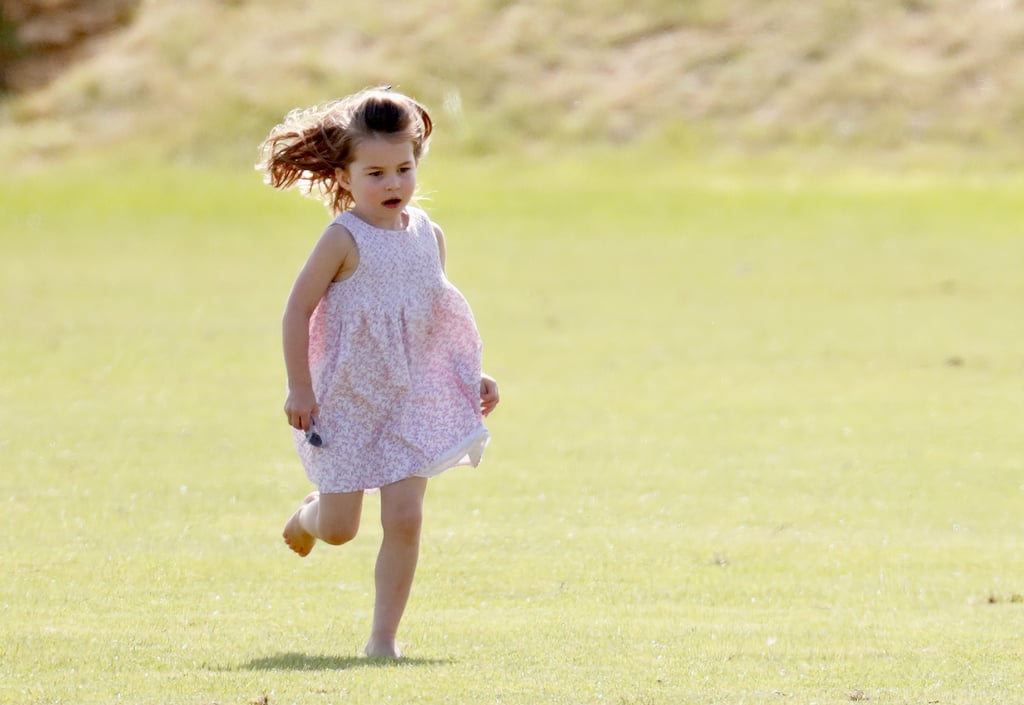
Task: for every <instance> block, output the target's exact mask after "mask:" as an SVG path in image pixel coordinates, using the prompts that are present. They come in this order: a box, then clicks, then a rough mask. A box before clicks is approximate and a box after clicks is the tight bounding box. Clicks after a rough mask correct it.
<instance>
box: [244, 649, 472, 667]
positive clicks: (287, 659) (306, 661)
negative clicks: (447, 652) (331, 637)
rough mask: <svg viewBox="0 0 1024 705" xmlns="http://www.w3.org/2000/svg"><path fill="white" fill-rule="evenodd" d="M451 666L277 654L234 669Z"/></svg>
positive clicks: (433, 662)
mask: <svg viewBox="0 0 1024 705" xmlns="http://www.w3.org/2000/svg"><path fill="white" fill-rule="evenodd" d="M449 663H452V660H451V659H431V658H405V657H403V658H400V659H390V658H385V657H375V658H369V657H366V656H312V655H309V654H300V653H295V652H291V653H285V654H277V655H276V656H267V657H265V658H256V659H252V660H251V661H249V662H247V663H243V664H241V665H239V666H236V667H235V669H233V670H239V671H344V670H347V669H351V668H408V667H410V666H436V665H440V664H449Z"/></svg>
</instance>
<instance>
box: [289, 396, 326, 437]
mask: <svg viewBox="0 0 1024 705" xmlns="http://www.w3.org/2000/svg"><path fill="white" fill-rule="evenodd" d="M319 412H320V406H319V405H318V404H317V403H316V394H314V393H313V390H312V389H292V390H289V392H288V398H287V399H285V402H284V413H285V416H287V417H288V424H289V425H290V426H291V427H292V428H297V429H299V430H300V431H308V430H309V427H310V425H311V424H312V417H314V416H316V415H317V414H318V413H319Z"/></svg>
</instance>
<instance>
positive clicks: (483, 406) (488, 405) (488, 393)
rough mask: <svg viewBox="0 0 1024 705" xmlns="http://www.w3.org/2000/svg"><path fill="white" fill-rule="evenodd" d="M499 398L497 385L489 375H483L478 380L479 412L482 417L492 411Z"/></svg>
mask: <svg viewBox="0 0 1024 705" xmlns="http://www.w3.org/2000/svg"><path fill="white" fill-rule="evenodd" d="M499 398H500V397H499V395H498V383H497V382H496V381H494V378H493V377H491V376H490V375H484V376H483V377H482V378H481V380H480V411H481V412H483V415H484V416H487V415H488V414H489V413H491V412H492V411H494V407H496V406H497V405H498V400H499Z"/></svg>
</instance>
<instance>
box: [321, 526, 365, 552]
mask: <svg viewBox="0 0 1024 705" xmlns="http://www.w3.org/2000/svg"><path fill="white" fill-rule="evenodd" d="M319 529H320V532H319V533H320V535H319V536H318V538H319V539H320V540H322V541H324V542H325V543H329V544H331V545H332V546H340V545H342V544H343V543H348V542H349V541H351V540H352V539H354V538H355V537H356V534H357V533H359V524H358V523H352V522H350V521H323V520H321V521H320V526H319Z"/></svg>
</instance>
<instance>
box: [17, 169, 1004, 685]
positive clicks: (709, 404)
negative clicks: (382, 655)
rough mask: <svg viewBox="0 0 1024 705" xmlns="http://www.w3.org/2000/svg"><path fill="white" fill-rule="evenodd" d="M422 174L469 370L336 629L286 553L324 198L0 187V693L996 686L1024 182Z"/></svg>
mask: <svg viewBox="0 0 1024 705" xmlns="http://www.w3.org/2000/svg"><path fill="white" fill-rule="evenodd" d="M672 162H673V160H671V159H665V158H664V155H663V156H662V157H660V158H655V155H653V154H639V155H607V154H605V155H591V156H589V157H586V158H583V159H579V160H570V159H560V160H558V161H555V162H553V163H552V162H542V161H536V162H531V161H526V160H524V161H523V162H516V163H513V162H509V161H493V162H487V161H481V162H476V163H467V164H454V163H445V162H443V161H439V160H435V157H434V156H433V155H432V156H431V157H430V158H429V159H428V161H427V162H425V164H424V166H423V169H422V171H421V187H422V189H423V191H424V192H425V193H426V194H427V195H429V197H430V200H429V202H428V204H427V205H428V207H429V209H430V210H431V212H432V214H433V215H434V217H435V218H436V219H437V220H438V221H439V222H440V223H441V224H442V225H443V226H444V228H445V230H446V232H447V235H448V241H449V275H450V277H451V278H452V280H453V281H454V282H455V283H456V284H457V285H458V286H459V287H460V288H461V289H462V290H463V291H464V292H465V293H466V295H467V297H468V298H469V300H470V302H471V304H472V305H473V307H474V310H475V312H476V314H477V318H478V322H479V324H480V327H481V330H482V333H483V334H484V337H485V342H486V351H485V363H486V364H485V366H486V367H487V369H488V370H489V371H491V372H492V373H493V374H494V375H495V376H496V377H498V379H499V381H500V382H501V383H502V393H503V403H502V406H501V407H500V408H499V410H498V412H496V414H495V415H494V416H493V417H492V419H491V422H490V423H489V426H490V427H491V431H492V433H493V436H494V440H493V442H492V444H491V447H490V448H489V450H488V455H487V457H486V459H485V462H484V465H483V466H482V467H481V468H479V469H477V470H457V471H452V472H450V473H448V474H446V475H444V476H442V477H441V478H439V479H438V480H436V481H434V482H433V483H432V485H431V489H430V492H429V493H428V498H427V509H426V512H427V517H426V526H425V531H424V537H423V551H422V557H421V563H420V568H419V573H418V576H417V582H416V584H415V587H414V594H413V599H412V602H411V604H410V607H409V610H408V612H407V616H406V619H405V622H404V624H403V631H402V633H401V635H400V636H401V641H402V643H403V644H404V647H405V651H406V655H407V658H406V659H405V660H404V661H402V662H400V663H398V664H382V663H380V662H376V661H367V660H365V659H361V658H359V652H360V649H361V648H362V646H363V643H364V641H365V637H366V631H367V629H368V626H369V622H370V614H371V609H372V564H373V558H374V555H375V552H376V549H377V545H378V539H379V528H378V526H377V523H376V518H375V514H376V512H377V507H378V505H377V502H376V499H375V498H372V497H371V498H369V500H368V501H367V511H366V516H365V518H364V531H363V533H362V535H361V536H360V537H359V538H357V539H356V541H355V542H354V543H353V544H350V545H349V546H346V547H344V548H341V549H332V548H324V547H319V548H317V549H316V550H315V551H314V552H313V554H312V556H311V557H310V558H308V559H307V560H305V561H303V560H300V559H298V558H296V557H295V556H294V555H292V554H291V553H290V552H289V551H288V550H287V549H286V548H285V547H284V545H283V543H282V542H281V540H280V536H279V534H280V529H281V526H282V525H283V522H284V521H285V519H286V518H287V517H288V516H289V514H290V513H291V512H292V510H293V509H294V506H295V504H296V503H297V501H298V500H299V499H300V498H301V497H302V496H303V495H304V493H305V492H307V491H308V490H309V487H308V484H307V483H306V481H305V478H304V477H303V474H302V471H301V469H300V466H299V464H298V462H297V460H296V459H295V458H294V453H293V450H292V447H291V442H290V436H289V434H288V430H287V426H286V424H285V422H284V418H283V414H282V413H281V411H280V409H281V405H282V403H283V399H284V373H283V365H282V363H281V360H280V353H279V319H280V313H281V310H282V307H283V304H284V299H285V297H286V295H287V292H288V288H289V287H290V285H291V281H292V278H293V277H294V275H295V272H296V271H297V269H298V267H299V266H300V265H301V263H302V261H303V260H304V258H305V257H306V255H307V254H308V250H309V248H310V246H311V244H312V242H313V240H314V238H315V237H316V236H317V235H318V232H319V229H320V228H321V227H322V225H323V224H324V223H325V222H326V218H327V214H326V211H324V210H323V209H322V208H321V207H320V206H319V205H317V204H316V203H313V202H311V201H307V200H305V199H302V198H300V197H298V196H297V195H294V194H278V193H274V192H273V191H271V190H270V189H268V188H266V187H265V186H262V185H261V184H260V182H259V177H258V175H256V174H254V173H249V172H248V171H247V169H246V166H245V165H242V166H240V167H239V168H238V169H237V170H236V171H230V170H204V169H199V168H196V169H193V170H188V169H185V168H172V167H169V168H164V169H146V168H142V167H134V168H124V169H122V170H118V171H114V170H113V169H110V168H109V167H108V168H104V169H97V170H94V169H92V168H90V167H89V165H83V166H78V167H70V168H69V169H68V170H67V171H64V172H60V173H56V172H47V173H40V174H37V175H35V176H31V177H25V178H21V179H19V180H17V181H13V180H10V179H8V180H6V181H4V182H3V183H2V184H0V253H2V257H0V288H2V289H0V290H2V297H0V335H2V346H0V367H2V376H0V469H2V470H0V506H2V507H3V509H2V512H0V517H2V519H0V561H2V563H0V567H2V571H3V576H4V577H3V580H0V703H4V704H11V705H15V704H16V705H42V704H43V703H48V704H56V703H69V704H73V705H90V704H101V703H102V704H106V703H116V702H124V703H133V704H147V705H148V704H152V705H157V704H160V705H165V704H168V703H175V704H183V705H211V704H213V703H217V704H219V705H228V704H235V703H238V704H248V703H270V704H272V705H278V704H280V705H284V704H286V703H300V704H302V705H320V704H324V705H326V704H328V703H352V704H359V703H373V704H379V703H453V704H454V703H458V704H463V703H504V704H520V703H521V704H524V705H527V704H529V705H537V704H540V703H588V704H590V703H595V704H597V703H608V704H610V705H674V704H689V703H693V704H697V703H700V704H706V703H730V704H738V703H821V704H825V703H847V702H855V701H870V702H872V703H885V704H889V703H914V704H924V703H938V704H941V705H954V704H956V705H982V704H985V703H991V704H993V705H1008V704H1012V703H1024V646H1022V645H1021V644H1022V642H1021V640H1020V634H1021V630H1022V627H1024V597H1022V595H1024V550H1022V548H1024V511H1022V507H1024V426H1022V423H1024V317H1022V315H1021V314H1022V310H1021V304H1022V302H1024V277H1022V276H1021V265H1022V263H1024V232H1022V225H1021V223H1022V222H1024V219H1022V206H1021V204H1022V203H1024V182H1022V180H1021V179H1020V178H1019V177H1013V176H1007V175H993V176H987V177H982V176H973V177H972V176H969V175H957V176H943V175H930V174H909V175H896V174H885V173H863V174H845V175H822V174H808V173H805V174H804V175H800V174H799V173H795V172H793V173H790V172H787V171H785V170H773V169H771V168H769V167H767V166H763V167H758V168H754V169H751V170H746V169H743V168H740V167H731V166H718V167H714V168H710V169H708V170H704V169H702V168H699V167H698V166H692V167H680V166H679V165H678V164H674V163H672Z"/></svg>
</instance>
